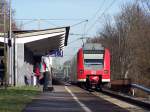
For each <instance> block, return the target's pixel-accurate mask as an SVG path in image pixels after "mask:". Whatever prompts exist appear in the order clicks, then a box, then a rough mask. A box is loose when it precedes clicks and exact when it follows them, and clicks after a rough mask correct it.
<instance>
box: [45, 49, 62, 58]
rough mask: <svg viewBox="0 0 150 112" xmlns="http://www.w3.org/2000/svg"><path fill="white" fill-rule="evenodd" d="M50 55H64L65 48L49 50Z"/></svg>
mask: <svg viewBox="0 0 150 112" xmlns="http://www.w3.org/2000/svg"><path fill="white" fill-rule="evenodd" d="M48 55H49V56H51V57H63V50H61V49H54V50H51V51H49V53H48Z"/></svg>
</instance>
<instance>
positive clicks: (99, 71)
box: [80, 44, 110, 88]
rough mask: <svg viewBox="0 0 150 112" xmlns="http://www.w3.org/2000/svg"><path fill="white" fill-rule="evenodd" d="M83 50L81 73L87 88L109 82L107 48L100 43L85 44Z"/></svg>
mask: <svg viewBox="0 0 150 112" xmlns="http://www.w3.org/2000/svg"><path fill="white" fill-rule="evenodd" d="M82 50H83V51H82V52H83V68H84V70H83V74H82V75H80V77H82V78H83V77H84V79H86V81H85V84H86V87H87V88H101V85H103V84H105V83H108V82H110V54H109V50H108V49H105V48H104V47H102V46H101V45H100V44H86V45H84V47H83V48H82Z"/></svg>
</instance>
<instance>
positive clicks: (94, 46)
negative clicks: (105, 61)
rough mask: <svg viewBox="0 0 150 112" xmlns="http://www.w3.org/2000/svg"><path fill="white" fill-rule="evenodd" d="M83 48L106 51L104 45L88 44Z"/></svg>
mask: <svg viewBox="0 0 150 112" xmlns="http://www.w3.org/2000/svg"><path fill="white" fill-rule="evenodd" d="M82 48H83V50H104V47H103V46H102V44H98V43H86V44H84V46H83V47H82Z"/></svg>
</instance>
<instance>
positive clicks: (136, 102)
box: [90, 88, 150, 112]
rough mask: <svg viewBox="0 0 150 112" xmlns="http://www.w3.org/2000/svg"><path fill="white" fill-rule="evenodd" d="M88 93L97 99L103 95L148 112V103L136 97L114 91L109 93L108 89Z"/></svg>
mask: <svg viewBox="0 0 150 112" xmlns="http://www.w3.org/2000/svg"><path fill="white" fill-rule="evenodd" d="M90 92H91V93H92V94H94V95H96V96H99V97H100V95H102V94H104V95H107V96H110V97H112V98H116V99H119V100H121V101H125V102H127V103H130V104H133V105H136V106H138V107H141V108H143V109H145V110H146V111H147V112H149V111H150V101H142V100H140V99H138V98H136V97H132V96H128V95H125V94H122V93H118V92H115V91H111V90H108V89H104V88H103V89H102V91H100V92H99V91H94V90H93V91H90Z"/></svg>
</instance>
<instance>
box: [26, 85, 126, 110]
mask: <svg viewBox="0 0 150 112" xmlns="http://www.w3.org/2000/svg"><path fill="white" fill-rule="evenodd" d="M24 112H128V111H127V110H126V109H123V108H121V107H119V106H117V105H115V104H112V103H110V102H109V101H106V100H104V99H103V98H100V97H97V96H95V95H93V94H91V93H90V92H87V91H85V90H82V89H81V88H78V87H75V86H68V87H65V86H54V91H53V92H44V93H42V94H41V95H39V96H38V97H37V98H35V99H34V100H33V102H32V103H31V104H29V105H28V106H27V107H26V108H25V110H24Z"/></svg>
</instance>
